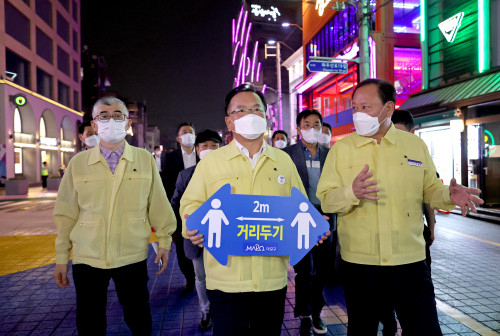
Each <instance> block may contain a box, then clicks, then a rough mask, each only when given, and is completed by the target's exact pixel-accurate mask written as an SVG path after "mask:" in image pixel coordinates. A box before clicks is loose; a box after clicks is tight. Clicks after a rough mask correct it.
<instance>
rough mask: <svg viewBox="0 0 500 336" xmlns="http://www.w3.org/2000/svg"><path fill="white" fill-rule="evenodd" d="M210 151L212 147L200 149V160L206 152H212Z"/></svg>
mask: <svg viewBox="0 0 500 336" xmlns="http://www.w3.org/2000/svg"><path fill="white" fill-rule="evenodd" d="M212 151H213V149H205V150H202V151H201V152H200V155H199V157H200V160H201V159H203V157H204V156H205V155H207V154H208V153H210V152H212Z"/></svg>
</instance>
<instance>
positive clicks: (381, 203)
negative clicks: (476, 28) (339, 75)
mask: <svg viewBox="0 0 500 336" xmlns="http://www.w3.org/2000/svg"><path fill="white" fill-rule="evenodd" d="M395 103H396V90H395V89H394V86H393V85H392V84H390V83H388V82H385V81H382V80H379V79H367V80H365V81H363V82H361V83H360V84H359V85H358V86H357V87H356V89H355V90H354V93H353V99H352V107H353V121H354V126H355V127H356V132H355V133H352V134H350V135H349V136H347V137H345V138H343V139H342V140H340V141H338V142H337V143H335V145H334V146H333V147H332V148H331V149H330V152H329V154H328V156H327V158H326V161H325V165H324V168H323V172H322V174H321V178H320V180H319V183H318V189H317V196H318V198H319V200H320V201H321V207H322V209H323V211H325V212H333V213H337V216H338V217H337V218H338V222H337V224H338V227H337V232H338V238H339V244H340V254H341V256H342V266H341V274H342V276H343V278H344V279H343V282H344V294H345V299H346V305H347V314H348V318H349V328H348V335H349V336H354V335H360V336H370V335H377V327H378V322H379V319H380V315H379V314H380V313H381V312H382V313H383V312H385V311H386V310H384V306H385V305H387V306H389V307H395V308H396V313H397V316H398V320H399V322H400V324H401V327H402V328H403V333H404V334H405V335H426V336H435V335H436V336H437V335H441V330H440V327H439V322H438V318H437V312H436V301H435V299H434V287H433V285H432V280H431V277H430V272H429V269H428V267H427V264H426V262H425V241H424V238H423V236H422V226H423V223H422V221H423V219H422V218H423V217H422V203H428V204H430V205H431V206H432V207H434V208H441V209H446V208H448V209H449V208H454V207H455V204H456V205H459V206H460V207H461V208H462V213H465V212H466V211H467V207H470V208H471V209H472V210H475V206H474V204H482V203H483V201H482V200H481V199H479V198H478V197H476V196H474V194H478V193H479V192H480V190H478V189H470V188H465V187H463V186H461V185H458V184H457V183H456V181H455V179H452V181H451V182H450V186H445V185H443V184H442V183H441V181H440V180H439V179H438V178H437V177H436V168H435V167H434V164H433V162H432V159H431V157H430V155H429V151H428V150H427V146H426V145H425V143H424V142H423V141H422V140H421V139H420V138H418V137H417V136H415V135H413V134H411V133H407V132H403V131H400V130H397V129H396V128H395V127H394V125H393V124H392V123H391V116H392V113H393V111H394V107H395Z"/></svg>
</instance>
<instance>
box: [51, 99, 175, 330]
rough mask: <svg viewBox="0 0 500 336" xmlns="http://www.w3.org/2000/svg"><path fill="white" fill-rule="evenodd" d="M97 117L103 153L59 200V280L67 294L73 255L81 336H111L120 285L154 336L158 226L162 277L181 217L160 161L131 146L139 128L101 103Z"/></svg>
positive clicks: (83, 163)
mask: <svg viewBox="0 0 500 336" xmlns="http://www.w3.org/2000/svg"><path fill="white" fill-rule="evenodd" d="M92 116H93V118H94V120H93V122H92V126H93V127H94V130H95V131H96V132H99V136H100V139H101V141H100V146H95V147H94V148H92V149H90V150H87V151H84V152H81V153H79V154H77V155H75V157H74V158H73V159H72V160H71V161H70V163H69V166H68V168H67V169H66V173H65V174H64V177H63V180H62V181H61V185H60V187H59V191H58V194H57V201H56V205H55V208H54V222H55V224H56V226H57V229H58V236H57V239H56V267H55V270H54V280H55V282H56V284H57V285H58V286H59V287H61V288H65V287H67V286H68V285H69V279H68V277H67V273H68V261H69V258H70V252H71V250H73V280H74V283H75V289H76V308H77V312H76V314H77V315H76V323H77V329H78V334H79V335H105V334H106V299H107V288H108V284H109V280H110V279H113V282H114V283H115V287H116V292H117V295H118V299H119V301H120V303H121V305H122V306H123V313H124V319H125V322H126V323H127V325H128V327H129V328H130V330H131V331H132V334H133V335H149V334H151V330H152V322H151V312H150V307H149V292H148V288H147V283H148V275H147V265H146V258H147V255H148V245H149V238H150V235H151V226H152V227H154V228H155V230H156V236H157V237H158V239H159V249H158V254H157V256H156V260H155V262H156V263H158V262H159V261H160V260H161V261H162V262H163V267H162V268H161V269H160V270H159V271H158V272H157V274H160V273H162V272H163V271H164V269H165V268H166V265H167V260H168V251H169V249H170V245H171V241H172V237H171V234H172V233H173V232H174V230H175V226H176V224H175V216H174V213H173V211H172V208H171V207H170V203H169V202H168V199H167V196H166V194H165V190H164V189H163V185H162V182H161V178H160V175H159V173H158V169H157V167H156V162H155V160H154V158H153V156H152V155H151V154H150V153H149V152H148V151H146V150H144V149H140V148H136V147H132V146H130V145H129V144H128V143H127V142H126V141H125V135H126V131H127V129H128V128H129V127H130V125H131V123H132V122H131V120H130V119H129V118H128V111H127V108H126V106H125V104H124V103H123V102H122V101H121V100H119V99H117V98H114V97H104V98H101V99H99V100H98V101H97V102H96V104H95V105H94V108H93V111H92Z"/></svg>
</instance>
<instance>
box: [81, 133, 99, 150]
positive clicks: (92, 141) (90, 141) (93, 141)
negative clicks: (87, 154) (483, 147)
mask: <svg viewBox="0 0 500 336" xmlns="http://www.w3.org/2000/svg"><path fill="white" fill-rule="evenodd" d="M99 141H100V139H99V137H98V136H97V135H95V134H94V135H91V136H88V137H86V138H85V140H84V143H85V145H87V147H89V148H94V147H95V146H97V144H98V143H99Z"/></svg>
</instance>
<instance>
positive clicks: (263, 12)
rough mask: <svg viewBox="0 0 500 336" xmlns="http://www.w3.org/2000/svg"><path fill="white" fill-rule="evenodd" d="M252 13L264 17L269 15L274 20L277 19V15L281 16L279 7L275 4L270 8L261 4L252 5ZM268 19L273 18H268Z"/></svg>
mask: <svg viewBox="0 0 500 336" xmlns="http://www.w3.org/2000/svg"><path fill="white" fill-rule="evenodd" d="M252 14H253V15H255V16H262V17H266V16H268V15H269V16H270V17H272V18H273V20H274V21H276V17H278V16H281V13H280V11H279V9H278V8H276V7H274V6H271V8H270V9H264V8H262V6H261V5H256V4H253V5H252ZM268 20H271V18H268Z"/></svg>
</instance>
